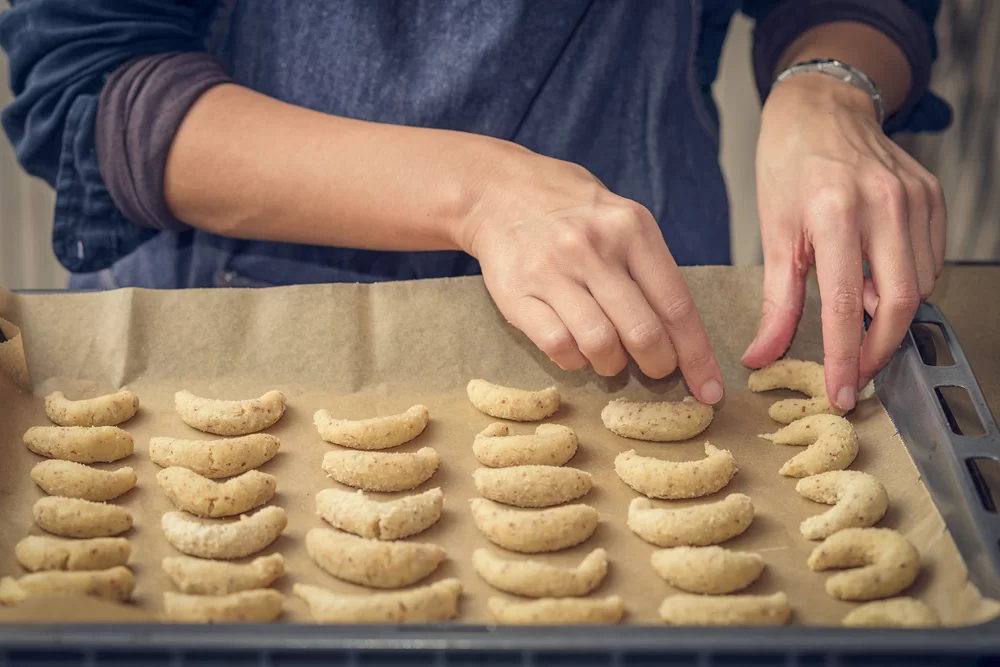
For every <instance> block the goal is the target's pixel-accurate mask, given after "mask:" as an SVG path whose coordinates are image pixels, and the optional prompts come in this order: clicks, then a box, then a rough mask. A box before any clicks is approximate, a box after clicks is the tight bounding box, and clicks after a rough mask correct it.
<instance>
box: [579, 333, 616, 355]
mask: <svg viewBox="0 0 1000 667" xmlns="http://www.w3.org/2000/svg"><path fill="white" fill-rule="evenodd" d="M617 344H618V337H617V336H616V335H615V333H614V331H612V329H611V327H609V326H607V325H601V326H597V327H594V328H593V329H591V330H590V331H587V332H586V333H583V334H581V335H580V337H579V339H578V340H577V345H578V346H579V347H580V351H581V352H583V354H585V355H586V356H587V357H592V356H605V355H607V354H608V353H610V352H611V351H613V350H614V349H615V347H616V346H617Z"/></svg>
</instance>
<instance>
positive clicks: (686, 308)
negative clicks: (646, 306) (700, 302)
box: [664, 297, 695, 322]
mask: <svg viewBox="0 0 1000 667" xmlns="http://www.w3.org/2000/svg"><path fill="white" fill-rule="evenodd" d="M694 313H695V307H694V301H693V300H691V299H690V298H688V297H681V298H678V299H673V300H671V301H668V302H667V304H666V305H665V306H664V315H665V316H666V319H667V321H668V322H686V321H687V320H689V319H691V317H693V316H694Z"/></svg>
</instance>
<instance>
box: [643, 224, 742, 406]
mask: <svg viewBox="0 0 1000 667" xmlns="http://www.w3.org/2000/svg"><path fill="white" fill-rule="evenodd" d="M628 265H629V272H630V273H631V274H632V278H633V279H634V280H635V282H636V284H637V285H638V286H639V289H640V290H642V293H643V295H644V296H645V297H646V301H647V302H648V303H649V305H650V306H651V307H652V308H653V312H655V313H656V314H657V316H658V317H659V318H660V321H661V322H662V323H663V326H664V327H665V328H666V330H667V334H668V335H669V336H670V342H671V343H672V344H673V347H674V350H675V351H676V352H677V363H678V365H679V366H680V368H681V372H682V373H683V374H684V379H685V380H686V381H687V384H688V387H689V388H690V389H691V393H692V394H694V396H695V398H697V399H698V400H699V401H701V402H702V403H709V404H713V403H717V402H718V401H720V400H721V399H722V393H723V381H722V371H721V370H720V369H719V362H718V361H717V360H716V358H715V354H714V353H713V352H712V346H711V345H710V344H709V342H708V334H706V333H705V325H704V324H703V323H702V321H701V316H700V315H699V314H698V309H697V308H696V307H695V303H694V298H693V297H692V296H691V292H690V290H688V287H687V284H686V283H685V282H684V277H683V276H682V275H681V272H680V269H678V268H677V263H676V262H674V258H673V256H672V255H671V254H670V251H669V250H668V249H667V246H666V244H665V243H664V242H663V238H662V237H657V239H656V240H655V242H654V240H651V239H639V241H638V242H637V243H635V244H633V245H632V247H631V248H630V252H629V258H628Z"/></svg>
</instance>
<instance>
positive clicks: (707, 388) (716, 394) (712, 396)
mask: <svg viewBox="0 0 1000 667" xmlns="http://www.w3.org/2000/svg"><path fill="white" fill-rule="evenodd" d="M721 399H722V385H721V384H719V381H718V380H709V381H708V382H706V383H705V384H703V385H701V400H702V401H703V402H705V403H718V402H719V401H720V400H721Z"/></svg>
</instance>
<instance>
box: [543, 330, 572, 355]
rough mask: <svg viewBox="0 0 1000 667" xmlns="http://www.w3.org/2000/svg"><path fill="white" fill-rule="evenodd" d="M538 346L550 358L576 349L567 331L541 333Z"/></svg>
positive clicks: (567, 353) (568, 353)
mask: <svg viewBox="0 0 1000 667" xmlns="http://www.w3.org/2000/svg"><path fill="white" fill-rule="evenodd" d="M538 347H539V348H541V350H542V352H544V353H545V354H546V355H548V356H549V357H551V358H558V357H566V356H569V355H570V354H572V353H573V351H574V350H575V349H576V342H575V341H574V340H573V336H571V335H570V333H569V331H567V330H565V329H562V330H555V331H547V332H545V333H544V334H542V335H541V337H540V340H539V341H538Z"/></svg>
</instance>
